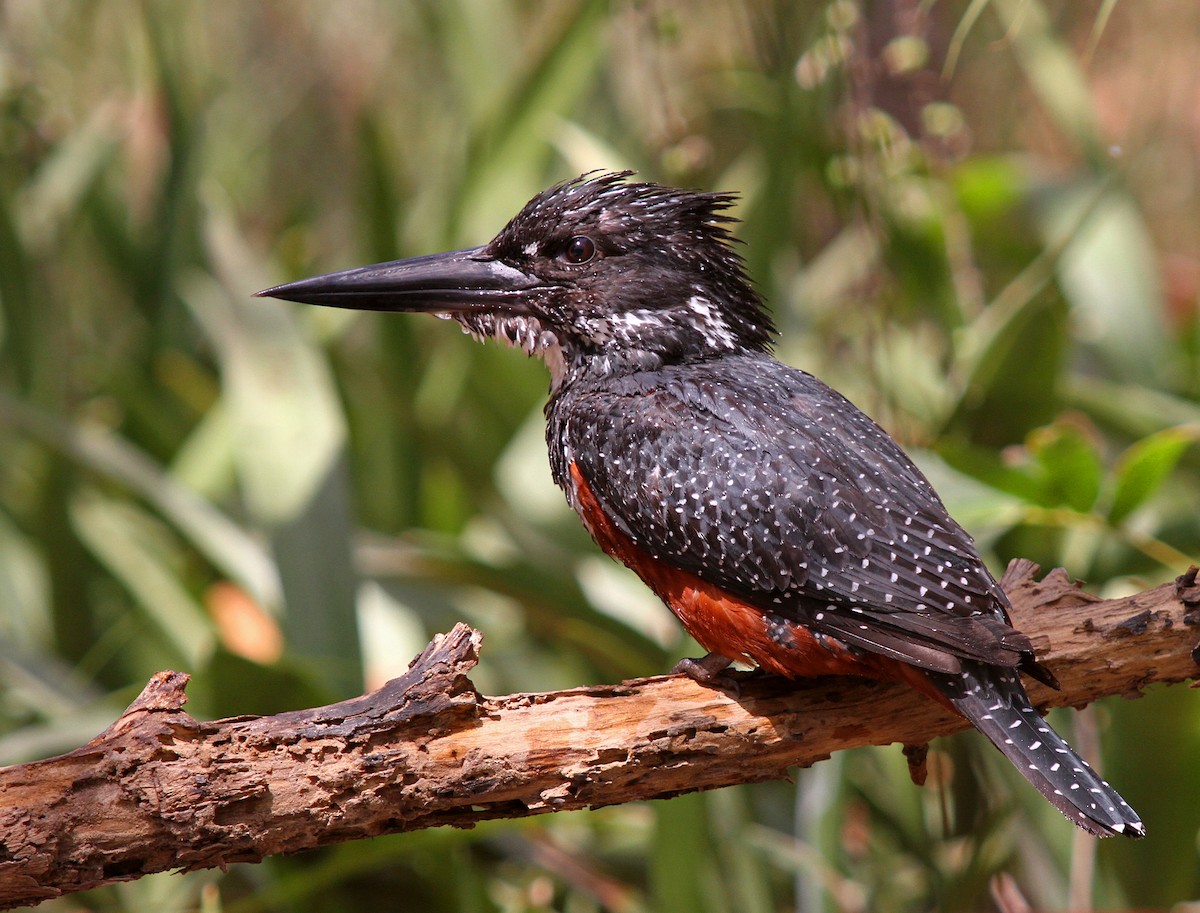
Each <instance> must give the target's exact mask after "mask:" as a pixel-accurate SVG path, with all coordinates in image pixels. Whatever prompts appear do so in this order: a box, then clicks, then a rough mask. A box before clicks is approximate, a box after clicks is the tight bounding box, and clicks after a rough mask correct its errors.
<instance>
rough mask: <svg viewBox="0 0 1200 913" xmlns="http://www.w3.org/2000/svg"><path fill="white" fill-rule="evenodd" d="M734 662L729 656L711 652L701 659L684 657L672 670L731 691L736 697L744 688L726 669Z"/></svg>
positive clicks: (695, 680) (704, 683)
mask: <svg viewBox="0 0 1200 913" xmlns="http://www.w3.org/2000/svg"><path fill="white" fill-rule="evenodd" d="M732 662H733V660H732V659H730V658H729V657H728V656H722V655H721V654H720V653H709V654H707V655H706V656H702V657H701V658H700V659H692V658H691V657H684V658H683V659H681V660H680V661H679V662H677V663H676V664H675V668H674V669H672V670H671V671H672V672H676V673H679V672H682V673H683V674H684V675H686V676H687V677H688V678H690V679H691V680H692V681H694V682H697V683H698V684H701V685H708V686H709V687H713V688H720V689H722V690H723V691H731V692H732V693H733V695H734V696H735V697H736V696H737V695H738V693H739V692H740V691H741V690H742V689H741V686H740V685H739V684H738V682H737V679H735V678H734V677H733V676H731V675H729V674H728V673H727V672H726V671H725V670H726V669H728V668H729V666H730V664H731V663H732Z"/></svg>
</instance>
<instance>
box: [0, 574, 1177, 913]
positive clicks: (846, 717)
mask: <svg viewBox="0 0 1200 913" xmlns="http://www.w3.org/2000/svg"><path fill="white" fill-rule="evenodd" d="M1036 571H1037V569H1036V567H1034V566H1033V565H1032V564H1031V563H1029V562H1014V563H1013V565H1012V566H1011V567H1010V568H1009V572H1008V573H1007V574H1006V575H1005V578H1004V585H1005V588H1006V589H1007V590H1008V592H1009V593H1010V595H1011V597H1012V601H1013V605H1014V615H1015V620H1016V622H1017V624H1018V626H1020V627H1021V628H1023V629H1024V630H1025V631H1027V632H1028V633H1030V634H1031V635H1032V636H1034V638H1035V640H1036V642H1038V644H1039V648H1040V652H1042V655H1043V658H1044V659H1045V661H1046V662H1047V663H1048V664H1049V665H1050V666H1051V667H1052V668H1053V670H1054V671H1055V673H1056V674H1057V675H1058V677H1059V679H1060V680H1061V682H1062V690H1061V691H1059V692H1054V691H1050V690H1049V689H1046V688H1044V687H1042V686H1039V685H1036V684H1034V685H1033V686H1032V687H1031V694H1032V695H1033V698H1034V700H1035V701H1037V702H1040V703H1041V704H1043V705H1044V706H1056V705H1064V704H1065V705H1071V706H1076V707H1078V706H1082V705H1084V704H1087V703H1088V702H1090V701H1093V700H1096V699H1097V698H1100V697H1103V696H1106V695H1118V694H1119V695H1125V696H1127V697H1132V696H1137V695H1138V694H1140V693H1141V692H1142V690H1143V689H1145V688H1146V687H1147V686H1148V685H1150V684H1153V683H1174V682H1181V681H1184V680H1186V679H1189V678H1192V677H1194V676H1196V675H1197V673H1198V670H1197V662H1200V648H1198V647H1197V640H1198V639H1200V608H1198V606H1200V585H1197V582H1196V574H1195V569H1193V570H1192V571H1191V572H1189V574H1187V575H1184V576H1183V577H1181V578H1180V579H1179V580H1178V581H1176V583H1174V584H1165V585H1163V586H1159V587H1157V588H1155V589H1152V590H1148V591H1146V592H1143V593H1139V594H1137V595H1135V596H1130V597H1127V598H1123V599H1111V600H1101V599H1098V598H1097V597H1095V596H1091V595H1089V594H1087V593H1085V592H1083V591H1082V590H1080V589H1079V588H1078V586H1077V585H1076V584H1074V583H1073V582H1072V581H1071V580H1070V579H1069V578H1068V577H1067V576H1066V574H1065V573H1063V572H1062V571H1061V570H1056V571H1052V572H1051V573H1050V574H1048V575H1047V576H1046V577H1045V579H1043V580H1041V581H1037V580H1036V579H1035V574H1036ZM480 642H481V635H480V634H479V633H478V632H476V631H473V630H471V629H470V628H468V627H466V626H465V625H459V626H457V627H456V628H455V629H454V630H453V631H451V632H450V633H449V634H447V635H444V636H441V637H439V638H437V639H435V640H434V641H433V642H432V643H431V644H430V645H429V646H428V647H427V648H426V649H425V651H424V652H423V653H422V654H421V655H420V656H418V657H417V658H416V659H415V660H414V661H413V664H412V665H411V666H410V668H409V670H408V672H407V673H406V674H405V675H403V676H401V677H400V678H397V679H395V680H393V681H391V682H389V683H388V684H387V685H385V686H384V687H383V688H381V689H379V690H378V691H375V692H372V693H370V694H367V695H363V696H362V697H358V698H355V699H353V700H349V701H344V702H342V703H339V704H333V705H331V706H328V707H321V708H317V709H313V710H302V711H296V712H291V713H284V714H279V715H277V716H271V717H234V718H231V719H224V720H215V721H212V722H200V721H197V720H195V719H193V718H192V717H191V716H189V715H188V714H187V713H185V712H184V711H183V710H182V706H183V704H184V702H185V697H184V693H183V689H184V686H185V685H186V683H187V676H186V675H183V674H181V673H177V672H162V673H159V674H158V675H156V676H155V677H154V678H153V679H152V680H151V681H150V683H149V684H148V685H147V686H146V689H145V690H144V691H143V692H142V694H141V695H140V696H139V697H138V699H137V700H135V701H134V702H133V704H131V705H130V707H129V709H128V710H126V711H125V713H124V714H122V716H121V717H120V719H118V720H117V721H116V722H115V723H114V724H113V725H112V726H111V727H109V728H108V729H107V730H106V731H105V732H103V733H101V734H100V735H99V736H97V737H96V738H95V739H93V740H92V741H91V742H89V743H88V744H87V745H85V746H83V747H82V748H79V749H77V750H76V751H73V752H71V753H69V754H66V755H62V756H60V757H56V758H50V759H48V760H45V761H37V762H34V763H30V764H21V765H17V766H13V767H9V768H5V769H2V770H0V908H4V909H7V908H11V907H14V906H20V905H25V904H31V903H36V902H38V901H40V900H44V899H47V898H51V897H57V896H60V895H62V894H68V893H71V892H74V891H79V890H83V889H85V888H91V887H95V886H97V885H101V884H106V883H110V882H114V881H120V880H128V879H133V878H137V877H139V876H141V875H144V874H147V873H150V872H159V871H163V870H169V869H183V870H189V869H200V868H206V867H211V866H225V865H227V864H229V863H232V862H254V861H257V860H260V859H262V858H263V857H264V856H267V855H271V854H277V853H295V852H298V851H300V850H304V849H308V848H311V847H316V846H322V845H326V844H331V843H337V842H340V841H345V840H352V839H356V838H360V837H368V836H372V835H376V834H384V833H392V832H397V831H408V830H415V829H417V828H424V827H432V826H435V825H441V824H450V825H454V826H457V827H469V826H471V825H472V824H473V823H474V822H476V821H480V820H483V819H487V818H515V817H521V816H525V815H533V814H540V813H543V812H550V811H556V810H560V809H575V808H584V807H597V806H603V805H613V804H617V803H622V802H629V801H633V800H641V799H654V798H664V797H667V796H673V795H677V794H679V793H684V792H689V791H692V790H699V789H713V788H716V787H719V786H727V785H730V784H733V783H747V782H755V781H760V780H770V779H777V778H782V777H785V776H786V775H787V770H788V768H789V767H793V766H797V765H799V766H806V765H809V764H812V763H814V762H816V761H818V760H820V759H822V758H825V757H828V756H829V755H830V753H832V752H834V751H839V750H841V749H844V748H852V747H855V746H860V745H879V744H886V743H889V742H899V743H901V744H904V745H922V744H924V743H925V742H927V741H928V740H929V739H931V738H934V737H936V736H940V735H945V734H947V733H950V732H953V731H955V730H957V729H962V728H964V727H965V725H966V724H965V723H964V722H963V721H962V720H960V719H958V718H956V717H953V716H951V715H950V714H948V713H947V712H946V711H944V710H942V709H941V708H940V707H938V706H936V705H934V704H933V703H932V702H930V701H928V700H925V699H924V698H921V697H920V696H918V695H917V694H915V693H914V692H912V691H910V690H908V689H905V688H903V687H899V686H893V685H888V684H880V683H872V682H864V681H858V680H852V679H819V680H811V681H807V682H801V683H790V682H783V681H781V680H778V679H771V678H767V677H763V676H754V675H748V676H745V677H743V678H742V679H741V689H740V693H739V694H738V696H737V697H736V698H735V697H731V696H730V695H729V694H727V693H725V692H723V691H721V690H717V689H713V688H707V687H702V686H700V685H697V684H696V683H694V682H693V681H691V680H689V679H687V678H685V677H682V676H658V677H655V678H648V679H637V680H633V681H627V682H622V683H621V684H618V685H611V686H605V687H593V688H577V689H572V690H568V691H559V692H554V693H549V694H513V695H508V696H506V697H484V696H482V695H480V694H479V693H478V692H477V691H476V690H475V687H474V686H473V685H472V684H471V681H470V679H469V678H468V674H469V672H470V670H471V669H472V667H473V666H474V665H475V663H476V661H477V659H478V651H479V646H480ZM920 763H921V760H920V757H919V753H918V755H915V756H914V764H915V767H914V769H919V767H920Z"/></svg>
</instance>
